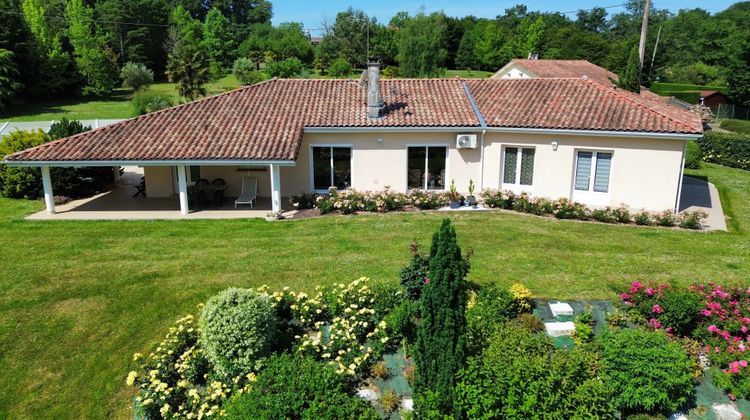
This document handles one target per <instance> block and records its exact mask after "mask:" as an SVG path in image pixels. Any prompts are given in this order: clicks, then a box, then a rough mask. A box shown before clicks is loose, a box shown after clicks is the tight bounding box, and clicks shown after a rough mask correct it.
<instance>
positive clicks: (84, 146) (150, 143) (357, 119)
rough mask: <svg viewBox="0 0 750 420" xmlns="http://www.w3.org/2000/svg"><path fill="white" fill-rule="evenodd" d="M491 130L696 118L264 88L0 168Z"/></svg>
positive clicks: (688, 123) (445, 93)
mask: <svg viewBox="0 0 750 420" xmlns="http://www.w3.org/2000/svg"><path fill="white" fill-rule="evenodd" d="M465 85H466V86H468V87H469V88H470V91H471V92H472V93H473V96H474V97H475V98H476V103H477V104H478V106H479V109H480V110H481V113H482V114H483V116H484V117H485V119H486V120H487V124H488V125H489V126H491V127H526V128H529V127H532V128H563V129H574V130H616V131H639V132H661V133H700V132H701V125H700V117H699V116H697V114H693V113H688V112H686V111H680V110H678V109H676V108H675V109H673V110H670V109H665V108H667V107H668V108H674V107H670V106H668V105H666V104H657V103H655V102H654V101H648V100H645V99H640V100H639V97H638V95H633V94H630V93H627V92H623V91H621V90H615V89H613V88H605V87H603V86H601V85H599V84H596V83H592V82H591V81H586V80H581V79H575V80H574V79H485V80H472V81H463V80H460V79H397V80H383V81H381V91H382V96H383V99H384V102H385V110H384V116H383V118H379V119H368V118H367V117H366V104H365V101H366V98H365V90H364V89H363V88H362V87H360V85H359V84H358V83H357V82H355V81H350V80H272V81H267V82H264V83H260V84H257V85H253V86H248V87H244V88H241V89H237V90H234V91H232V92H228V93H225V94H221V95H217V96H214V97H210V98H205V99H202V100H198V101H195V102H191V103H188V104H184V105H179V106H176V107H173V108H168V109H165V110H161V111H157V112H154V113H151V114H147V115H143V116H140V117H137V118H133V119H130V120H125V121H122V122H120V123H116V124H113V125H109V126H106V127H102V128H99V129H96V130H92V131H88V132H85V133H81V134H78V135H75V136H72V137H67V138H64V139H60V140H56V141H53V142H50V143H47V144H44V145H41V146H37V147H35V148H31V149H28V150H25V151H21V152H18V153H15V154H13V155H10V156H8V157H6V159H7V160H8V161H96V160H114V161H128V160H130V161H135V160H137V161H148V160H264V161H270V160H295V159H296V158H297V154H298V152H299V148H300V144H301V141H302V136H303V133H304V128H305V127H373V128H376V127H457V128H458V127H479V126H480V121H479V118H478V117H477V115H476V113H475V112H474V110H473V107H472V105H471V101H470V99H469V96H468V95H467V92H466V90H465V89H464V86H465Z"/></svg>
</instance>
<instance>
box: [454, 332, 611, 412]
mask: <svg viewBox="0 0 750 420" xmlns="http://www.w3.org/2000/svg"><path fill="white" fill-rule="evenodd" d="M598 365H599V363H598V360H597V354H596V353H595V352H589V351H587V350H585V349H583V348H576V349H572V350H565V349H560V350H557V349H555V346H554V345H553V343H552V339H551V338H549V337H547V336H546V335H542V334H535V333H532V332H530V331H529V330H526V329H522V328H518V327H512V326H503V327H501V328H499V329H498V331H497V332H496V333H495V335H493V336H492V339H491V340H490V344H489V346H488V347H487V349H486V350H485V352H484V353H483V355H482V356H481V357H476V358H471V359H469V361H468V363H467V366H466V368H464V369H463V370H461V371H460V372H459V374H458V378H459V379H458V383H457V385H456V389H455V391H454V396H455V398H454V409H455V412H456V416H457V417H458V418H536V417H538V416H539V413H544V415H545V417H548V418H613V416H614V414H615V412H614V409H613V407H612V406H611V404H610V403H609V391H608V388H607V387H606V385H605V383H604V382H603V381H602V380H601V379H599V377H598V376H599V374H600V372H599V369H598Z"/></svg>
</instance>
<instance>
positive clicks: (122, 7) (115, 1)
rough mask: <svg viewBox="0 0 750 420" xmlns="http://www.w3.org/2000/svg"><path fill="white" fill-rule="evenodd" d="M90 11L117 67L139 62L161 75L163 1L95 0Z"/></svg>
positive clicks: (165, 9) (165, 17)
mask: <svg viewBox="0 0 750 420" xmlns="http://www.w3.org/2000/svg"><path fill="white" fill-rule="evenodd" d="M94 11H95V14H94V16H96V19H97V20H98V21H99V25H100V26H101V28H102V29H103V30H104V33H105V35H106V36H107V44H108V45H109V47H110V48H111V49H112V50H113V51H115V52H116V53H117V62H118V64H119V65H120V66H121V67H122V66H124V65H125V63H127V62H132V63H141V64H144V65H145V66H146V67H148V68H150V69H152V70H153V71H154V73H156V74H163V73H164V67H165V65H166V62H167V60H166V54H164V42H165V40H166V37H167V30H166V28H165V27H164V25H167V24H168V23H169V14H170V6H169V4H168V3H167V0H99V1H97V2H96V5H95V8H94Z"/></svg>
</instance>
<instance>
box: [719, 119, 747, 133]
mask: <svg viewBox="0 0 750 420" xmlns="http://www.w3.org/2000/svg"><path fill="white" fill-rule="evenodd" d="M721 128H723V129H724V130H729V131H734V132H735V133H744V134H750V121H744V120H723V121H722V122H721Z"/></svg>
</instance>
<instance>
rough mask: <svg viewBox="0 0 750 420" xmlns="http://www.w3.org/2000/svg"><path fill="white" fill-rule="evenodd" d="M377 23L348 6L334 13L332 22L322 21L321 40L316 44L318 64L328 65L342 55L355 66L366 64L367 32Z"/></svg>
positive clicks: (363, 13)
mask: <svg viewBox="0 0 750 420" xmlns="http://www.w3.org/2000/svg"><path fill="white" fill-rule="evenodd" d="M375 25H377V21H374V20H369V18H368V17H367V15H366V14H365V12H363V11H362V10H355V9H353V8H352V7H349V8H348V9H347V10H346V11H344V12H339V13H338V14H337V15H336V20H335V21H334V22H333V24H328V23H324V24H323V26H324V27H325V30H324V31H325V32H324V34H323V40H322V41H321V43H320V45H319V46H318V56H317V60H318V62H319V65H320V66H323V67H328V63H330V62H331V61H333V60H334V59H336V58H337V57H339V56H340V55H343V56H344V58H346V60H347V61H348V62H349V63H351V64H352V65H354V66H355V67H360V68H361V67H364V66H365V65H366V64H367V59H368V57H367V33H368V26H369V29H370V31H372V28H373V27H374V26H375Z"/></svg>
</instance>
